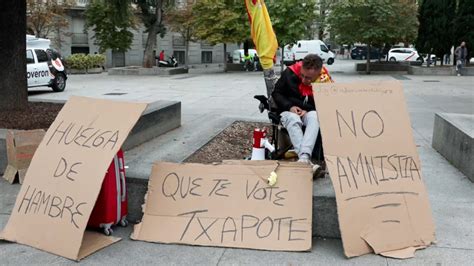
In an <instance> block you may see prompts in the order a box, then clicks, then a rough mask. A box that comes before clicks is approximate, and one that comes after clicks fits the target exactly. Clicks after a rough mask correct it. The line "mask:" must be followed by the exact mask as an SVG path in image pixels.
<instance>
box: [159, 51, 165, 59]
mask: <svg viewBox="0 0 474 266" xmlns="http://www.w3.org/2000/svg"><path fill="white" fill-rule="evenodd" d="M160 60H161V61H164V60H165V53H164V52H160Z"/></svg>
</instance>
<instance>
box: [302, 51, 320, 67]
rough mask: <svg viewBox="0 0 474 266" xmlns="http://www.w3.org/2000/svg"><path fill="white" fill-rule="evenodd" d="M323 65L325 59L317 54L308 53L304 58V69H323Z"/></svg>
mask: <svg viewBox="0 0 474 266" xmlns="http://www.w3.org/2000/svg"><path fill="white" fill-rule="evenodd" d="M322 67H323V60H322V59H321V57H319V56H318V55H315V54H308V55H307V56H305V57H304V58H303V68H304V69H315V70H318V69H321V68H322Z"/></svg>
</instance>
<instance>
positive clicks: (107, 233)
mask: <svg viewBox="0 0 474 266" xmlns="http://www.w3.org/2000/svg"><path fill="white" fill-rule="evenodd" d="M113 232H114V230H112V228H107V227H106V228H104V234H105V235H106V236H110V235H111V234H112V233H113Z"/></svg>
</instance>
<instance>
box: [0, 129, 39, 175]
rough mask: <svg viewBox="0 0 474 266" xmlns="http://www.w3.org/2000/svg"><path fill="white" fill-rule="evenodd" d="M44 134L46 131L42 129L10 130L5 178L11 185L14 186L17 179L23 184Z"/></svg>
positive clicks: (7, 142) (8, 133)
mask: <svg viewBox="0 0 474 266" xmlns="http://www.w3.org/2000/svg"><path fill="white" fill-rule="evenodd" d="M44 134H45V131H44V130H42V129H36V130H8V132H7V138H6V144H7V158H8V165H7V168H6V169H5V173H4V174H3V178H5V179H6V180H7V181H8V182H9V183H10V184H13V183H14V182H15V181H16V180H17V177H18V182H19V183H20V184H23V179H24V178H25V174H26V170H27V169H28V166H29V165H30V162H31V159H33V154H35V151H36V149H37V148H38V145H39V144H40V143H41V140H43V137H44Z"/></svg>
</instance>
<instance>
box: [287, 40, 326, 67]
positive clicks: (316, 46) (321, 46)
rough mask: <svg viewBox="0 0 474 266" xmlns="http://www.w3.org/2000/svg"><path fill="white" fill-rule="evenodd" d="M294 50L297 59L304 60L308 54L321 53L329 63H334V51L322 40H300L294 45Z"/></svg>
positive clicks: (324, 60)
mask: <svg viewBox="0 0 474 266" xmlns="http://www.w3.org/2000/svg"><path fill="white" fill-rule="evenodd" d="M285 49H286V47H285ZM292 51H293V52H294V59H295V61H299V60H302V59H303V58H304V57H305V56H306V55H308V54H317V55H319V57H321V59H323V62H326V63H327V64H328V65H332V64H333V63H334V59H335V55H334V53H333V52H331V51H330V50H329V48H328V47H327V46H326V44H325V43H324V42H322V41H320V40H300V41H298V42H296V44H295V45H293V48H292Z"/></svg>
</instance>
